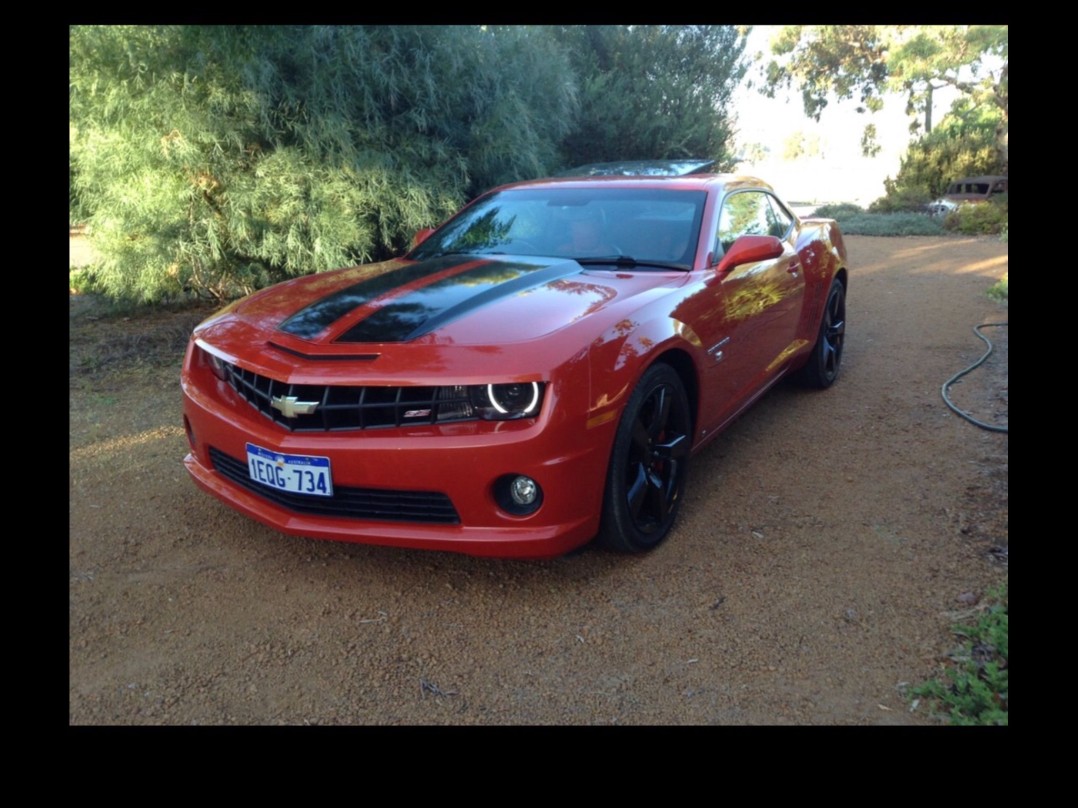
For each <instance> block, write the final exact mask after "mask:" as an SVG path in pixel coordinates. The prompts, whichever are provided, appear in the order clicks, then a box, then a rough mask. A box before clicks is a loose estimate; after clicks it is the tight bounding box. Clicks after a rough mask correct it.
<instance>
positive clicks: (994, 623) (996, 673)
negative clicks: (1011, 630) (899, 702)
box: [910, 586, 1008, 727]
mask: <svg viewBox="0 0 1078 808" xmlns="http://www.w3.org/2000/svg"><path fill="white" fill-rule="evenodd" d="M954 633H955V634H956V635H957V636H958V637H961V638H962V644H961V646H960V647H959V648H957V649H955V650H954V651H952V652H951V654H950V659H951V662H952V665H951V667H949V668H948V669H947V671H946V672H945V675H944V678H943V679H933V680H931V681H929V682H926V683H924V684H922V685H919V686H918V687H915V688H913V689H911V691H910V695H911V696H912V697H913V698H915V699H918V700H920V699H926V700H928V702H929V703H930V705H931V707H932V710H933V712H934V713H935V714H937V715H940V716H941V717H943V718H945V719H946V720H947V721H948V722H949V723H951V724H957V725H963V726H1004V727H1005V726H1007V686H1008V681H1007V587H1006V586H1004V587H1003V588H1002V589H1001V590H1000V591H999V592H996V593H993V594H992V596H991V597H990V598H989V605H988V606H987V608H985V609H983V610H982V611H981V612H980V615H979V616H978V617H977V619H976V620H975V621H974V622H966V623H962V624H959V625H956V626H955V627H954Z"/></svg>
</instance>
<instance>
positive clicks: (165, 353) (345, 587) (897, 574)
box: [68, 237, 1008, 726]
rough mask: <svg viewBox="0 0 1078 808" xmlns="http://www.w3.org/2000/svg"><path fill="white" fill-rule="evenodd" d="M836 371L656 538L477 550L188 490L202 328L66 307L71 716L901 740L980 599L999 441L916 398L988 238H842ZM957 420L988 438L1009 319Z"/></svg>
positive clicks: (747, 418)
mask: <svg viewBox="0 0 1078 808" xmlns="http://www.w3.org/2000/svg"><path fill="white" fill-rule="evenodd" d="M848 246H849V264H850V270H851V275H850V293H849V299H848V320H849V325H848V330H847V347H846V354H845V360H844V366H843V373H842V376H841V378H840V379H839V381H838V382H837V383H836V384H835V386H834V387H832V388H831V389H830V390H828V391H824V392H808V391H803V390H800V389H797V388H794V387H792V386H785V385H784V386H780V387H779V388H777V389H775V390H773V391H771V392H770V393H769V394H768V395H767V396H766V397H765V398H764V399H763V400H762V401H761V402H759V403H758V404H757V406H756V407H755V408H754V409H753V410H752V411H750V412H749V413H747V414H746V415H744V416H743V417H742V418H741V419H739V420H738V421H737V422H736V423H735V424H734V425H733V426H732V427H731V428H730V429H729V430H727V432H726V433H725V434H724V435H723V436H721V437H720V438H719V439H718V440H717V441H715V442H714V443H712V444H711V445H710V446H709V447H708V448H707V449H705V450H704V451H703V452H702V453H701V454H699V455H698V456H697V457H696V458H695V460H694V465H693V469H692V474H691V480H690V490H689V493H688V496H687V499H686V502H685V504H684V507H683V510H682V512H681V516H680V520H679V523H678V525H677V526H676V528H675V530H674V532H673V534H672V535H671V537H670V538H669V540H668V541H667V542H666V543H665V544H664V545H663V546H661V547H660V548H659V549H658V550H656V551H655V552H653V553H651V554H650V555H646V556H642V557H623V556H618V555H613V554H611V553H607V552H604V551H601V550H599V549H596V548H592V547H589V548H586V549H585V550H584V551H582V552H578V553H575V554H573V555H571V556H568V557H565V558H561V559H557V560H554V561H545V562H522V561H499V560H483V559H475V558H470V557H466V556H457V555H451V554H443V553H422V552H413V551H402V550H392V549H386V548H377V547H365V546H360V545H350V544H340V543H333V542H323V541H315V540H307V539H301V538H294V537H290V536H285V535H281V534H278V533H275V532H274V531H272V530H269V529H267V528H265V527H262V526H261V525H259V524H257V523H255V522H253V521H250V520H248V519H246V518H244V517H242V516H240V515H238V514H236V513H233V512H231V511H230V510H228V509H227V508H225V507H224V506H223V505H221V504H220V503H218V502H217V501H216V500H213V499H212V498H210V497H208V496H206V495H205V494H203V493H201V492H200V491H198V490H197V489H196V488H195V486H194V484H193V483H192V482H191V481H190V480H189V479H188V478H187V475H186V472H185V470H184V468H183V464H182V458H183V456H184V454H185V453H186V451H187V442H186V439H185V437H184V433H183V429H182V427H181V412H180V392H179V384H178V376H179V367H180V360H181V356H182V352H183V347H184V344H185V341H186V337H187V333H188V331H189V329H190V327H191V326H192V325H193V324H194V323H195V322H197V321H198V320H199V319H201V317H202V316H204V315H205V314H207V313H208V310H205V309H204V310H200V311H191V310H187V311H160V312H157V313H155V314H154V315H152V316H145V315H139V316H123V315H110V314H107V313H106V312H104V310H103V309H102V308H101V307H100V305H98V304H97V303H95V301H93V300H91V299H87V298H84V297H72V298H71V303H70V393H71V401H70V429H71V435H70V457H69V464H70V472H69V486H70V536H69V542H70V543H69V559H70V585H69V586H70V589H69V591H70V599H69V632H70V633H69V662H68V665H69V707H68V710H69V722H70V724H71V725H73V726H74V725H232V724H246V725H277V724H285V725H307V724H310V725H314V724H319V725H473V724H476V725H591V724H602V725H653V724H663V725H716V724H717V725H750V724H754V725H761V724H762V725H790V724H798V725H806V724H807V725H825V724H826V725H878V724H901V725H922V724H934V723H938V722H939V719H937V718H934V717H933V716H932V715H931V714H930V713H929V711H928V710H927V709H926V706H925V705H923V704H920V705H918V706H916V707H911V703H910V701H909V699H908V698H907V697H906V690H907V688H908V687H909V686H910V685H912V684H916V683H919V682H922V681H924V680H925V679H927V678H930V677H934V676H937V675H939V674H940V673H941V671H942V670H943V668H944V666H945V665H946V664H947V661H948V656H947V655H948V652H949V651H951V650H952V649H953V648H954V647H955V646H956V645H957V642H958V641H957V639H956V638H955V636H954V635H953V633H952V632H951V628H950V627H951V626H952V624H953V623H954V622H955V621H956V620H958V619H960V618H961V617H962V616H963V615H968V614H971V613H973V612H975V611H976V610H977V608H978V607H979V606H983V605H984V603H985V601H984V598H985V595H986V593H987V592H989V591H990V590H991V589H992V588H993V587H996V586H998V585H1000V584H1002V583H1004V582H1006V580H1007V557H1008V535H1007V468H1008V455H1007V435H1006V433H1000V432H993V431H988V430H985V429H982V428H980V427H978V426H976V425H974V424H971V423H970V422H968V421H966V420H964V419H963V418H960V417H959V416H957V415H956V414H955V413H954V412H952V411H951V410H950V409H949V408H948V407H947V406H946V405H945V403H944V401H943V398H942V397H941V394H940V388H941V385H943V383H944V382H945V381H946V380H947V379H949V378H950V377H951V376H952V375H953V374H956V373H958V372H959V371H961V370H962V369H964V368H966V367H968V366H969V365H970V364H972V363H973V362H975V361H976V360H977V359H978V358H979V357H980V356H981V355H982V354H983V353H984V352H985V350H986V346H985V344H984V343H982V342H981V341H980V340H979V339H978V338H977V337H976V335H975V334H974V331H973V328H974V326H976V325H978V324H980V323H985V322H999V323H1002V322H1006V320H1007V310H1006V307H1005V306H1001V305H998V304H996V303H993V302H992V301H991V300H989V299H988V298H987V297H986V296H985V291H986V289H987V288H988V287H989V286H990V285H991V284H992V283H994V282H995V281H996V280H997V279H998V278H999V277H1000V276H1001V275H1002V273H1003V272H1004V271H1005V270H1006V269H1007V245H1006V244H1003V243H1001V242H999V241H998V240H995V239H991V238H961V237H952V238H943V239H941V238H869V237H849V238H848ZM985 335H986V336H987V337H988V338H989V339H990V340H991V341H992V343H993V344H994V346H995V349H994V351H993V353H992V355H991V357H990V358H989V360H988V361H987V362H986V363H985V364H984V365H982V366H981V367H980V368H978V369H977V370H975V371H973V372H971V373H970V374H968V375H967V376H965V377H963V379H962V380H961V381H960V382H959V383H957V384H956V385H955V386H954V387H953V388H952V391H951V397H952V399H953V401H954V403H955V404H956V405H957V406H958V407H959V408H961V409H964V410H967V411H969V412H970V413H972V414H973V415H974V417H976V418H978V419H979V420H981V421H985V422H988V423H993V424H1002V425H1006V423H1007V329H1006V328H992V329H986V330H985Z"/></svg>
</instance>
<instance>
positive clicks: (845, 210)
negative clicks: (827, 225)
mask: <svg viewBox="0 0 1078 808" xmlns="http://www.w3.org/2000/svg"><path fill="white" fill-rule="evenodd" d="M864 212H865V209H864V208H862V207H861V206H860V205H855V204H854V203H853V202H839V203H838V204H836V205H821V206H820V207H818V208H816V210H814V211H813V212H812V215H813V216H814V217H818V218H822V219H836V220H837V221H838V222H839V224H841V223H842V221H843V220H846V219H850V218H852V217H854V216H861V215H862V214H864Z"/></svg>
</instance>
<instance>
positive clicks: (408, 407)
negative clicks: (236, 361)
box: [220, 362, 475, 432]
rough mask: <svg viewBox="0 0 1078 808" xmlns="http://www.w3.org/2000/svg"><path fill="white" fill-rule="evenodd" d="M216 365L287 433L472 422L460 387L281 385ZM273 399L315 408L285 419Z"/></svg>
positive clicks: (228, 365) (226, 364) (468, 403)
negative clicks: (314, 405)
mask: <svg viewBox="0 0 1078 808" xmlns="http://www.w3.org/2000/svg"><path fill="white" fill-rule="evenodd" d="M220 364H221V365H223V366H224V370H225V375H226V378H227V381H228V383H229V385H231V387H232V389H233V390H235V391H236V392H237V393H239V394H240V395H241V396H242V397H243V398H244V399H245V400H246V401H247V402H248V403H249V404H250V405H251V406H253V407H254V408H255V409H257V410H258V411H259V412H260V413H262V414H263V415H265V416H266V417H267V418H269V419H270V420H272V421H273V422H274V423H276V424H280V425H281V426H283V427H284V428H285V429H288V430H290V431H292V432H334V431H343V430H354V429H379V428H386V427H397V426H411V425H413V424H420V425H425V424H435V423H438V424H445V423H449V422H452V421H469V420H474V419H475V410H474V408H473V406H472V403H471V401H470V400H469V398H468V392H467V389H466V388H464V387H347V386H342V385H320V384H287V383H285V382H279V381H277V380H275V379H271V378H269V377H268V376H262V375H260V374H258V373H253V372H251V371H249V370H244V369H243V368H241V367H238V366H236V365H233V364H231V363H230V362H221V363H220ZM274 398H278V399H281V398H285V399H286V398H292V399H294V401H295V402H296V403H298V404H300V405H302V404H304V403H308V404H317V406H316V407H315V409H314V412H311V413H302V412H299V413H294V414H293V415H292V416H291V417H288V416H286V415H285V414H284V413H283V412H281V411H280V410H279V409H276V408H274V407H273V406H272V402H273V400H274Z"/></svg>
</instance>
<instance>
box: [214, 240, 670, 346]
mask: <svg viewBox="0 0 1078 808" xmlns="http://www.w3.org/2000/svg"><path fill="white" fill-rule="evenodd" d="M685 277H686V273H684V272H679V271H665V270H658V271H655V270H648V271H640V272H625V271H617V270H616V268H615V267H613V266H611V267H609V268H607V267H599V268H591V267H589V268H585V267H582V266H581V265H580V264H578V263H577V262H576V261H573V260H568V259H560V258H558V259H551V258H541V257H534V256H498V257H497V258H491V257H489V256H481V255H451V256H442V257H439V258H433V259H429V260H426V261H418V262H417V261H409V260H404V259H398V260H394V261H387V262H384V263H380V264H370V265H366V266H359V267H352V268H349V269H342V270H336V271H333V272H326V273H321V274H317V275H310V276H306V277H304V278H298V279H296V280H293V281H286V282H285V283H282V284H278V285H276V286H273V287H270V288H269V289H265V290H263V291H261V292H258V293H256V294H254V295H252V296H250V297H248V298H245V299H244V300H241V301H239V302H237V303H234V304H232V305H231V306H229V307H228V308H226V309H225V310H224V311H222V312H221V313H219V314H218V315H216V316H215V317H213V318H211V319H209V320H207V321H206V322H204V323H203V324H202V325H201V326H199V328H198V330H197V335H198V336H199V337H200V338H203V339H205V340H207V341H209V342H211V343H213V342H218V344H220V341H224V342H229V343H232V344H233V345H235V344H238V343H241V342H245V343H247V344H250V343H251V341H252V340H257V339H259V338H262V339H264V340H266V341H269V342H271V343H273V344H274V345H275V346H277V347H284V348H286V349H287V348H288V347H289V346H290V345H292V346H293V347H295V346H301V347H302V350H303V352H304V353H307V352H309V351H312V350H319V349H320V348H321V349H323V350H324V351H325V352H337V351H340V352H342V354H347V353H349V352H354V351H355V348H356V346H357V345H361V344H368V345H369V344H375V345H386V344H416V343H418V344H423V345H473V346H474V345H507V344H511V343H518V342H527V341H533V340H537V339H540V338H542V337H544V336H546V335H549V334H551V333H553V332H555V331H559V330H561V329H563V328H565V327H567V326H570V325H572V324H573V323H576V322H579V321H580V320H582V319H584V318H586V317H596V316H599V317H601V316H602V314H603V313H607V315H608V316H609V317H613V318H615V319H616V318H618V317H620V316H624V315H623V314H620V313H619V312H620V310H621V308H622V306H621V305H620V304H623V303H625V302H626V301H628V300H630V299H635V298H639V297H640V296H641V295H643V296H645V297H646V296H647V295H648V294H649V293H650V294H659V293H660V292H659V290H660V289H662V288H664V287H665V288H670V287H671V286H677V285H680V284H681V283H683V282H684V280H685ZM636 302H637V303H642V302H643V301H642V300H637V301H636ZM320 352H321V351H320Z"/></svg>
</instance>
